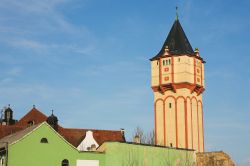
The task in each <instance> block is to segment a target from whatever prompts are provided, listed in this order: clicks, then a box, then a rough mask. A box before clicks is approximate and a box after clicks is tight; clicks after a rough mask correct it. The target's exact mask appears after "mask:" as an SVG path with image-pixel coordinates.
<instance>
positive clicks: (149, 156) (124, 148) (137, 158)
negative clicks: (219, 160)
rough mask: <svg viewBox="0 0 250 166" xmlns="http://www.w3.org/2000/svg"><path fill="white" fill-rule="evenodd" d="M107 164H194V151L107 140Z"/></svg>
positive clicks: (134, 165)
mask: <svg viewBox="0 0 250 166" xmlns="http://www.w3.org/2000/svg"><path fill="white" fill-rule="evenodd" d="M102 147H103V149H104V150H105V153H106V154H105V155H106V166H175V165H176V166H177V165H178V166H193V165H195V153H194V151H186V150H177V149H172V148H161V147H153V146H144V145H136V144H127V143H117V142H107V143H105V144H104V145H103V146H102Z"/></svg>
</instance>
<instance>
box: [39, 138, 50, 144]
mask: <svg viewBox="0 0 250 166" xmlns="http://www.w3.org/2000/svg"><path fill="white" fill-rule="evenodd" d="M40 143H43V144H47V143H49V142H48V139H47V138H42V139H41V141H40Z"/></svg>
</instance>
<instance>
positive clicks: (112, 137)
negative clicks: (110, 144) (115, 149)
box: [58, 128, 125, 147]
mask: <svg viewBox="0 0 250 166" xmlns="http://www.w3.org/2000/svg"><path fill="white" fill-rule="evenodd" d="M87 131H92V132H93V136H94V138H95V140H96V142H97V143H98V144H99V145H101V144H103V143H104V142H105V141H118V142H125V139H124V137H123V135H122V134H121V131H112V130H95V129H94V130H93V129H70V128H59V129H58V132H59V133H60V134H61V135H62V136H63V137H64V138H65V139H66V140H67V141H68V142H70V143H71V144H72V145H74V146H75V147H77V146H78V145H79V144H80V143H81V142H82V140H83V139H84V138H85V136H86V132H87Z"/></svg>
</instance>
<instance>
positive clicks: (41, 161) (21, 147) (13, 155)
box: [8, 123, 105, 166]
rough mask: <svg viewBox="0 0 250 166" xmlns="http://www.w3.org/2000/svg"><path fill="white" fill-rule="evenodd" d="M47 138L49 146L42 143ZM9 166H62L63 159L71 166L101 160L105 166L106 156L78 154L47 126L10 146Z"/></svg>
mask: <svg viewBox="0 0 250 166" xmlns="http://www.w3.org/2000/svg"><path fill="white" fill-rule="evenodd" d="M43 137H46V138H47V139H48V142H49V143H48V144H44V143H40V140H41V138H43ZM8 155H9V156H8V158H9V162H8V166H61V162H62V160H63V159H68V160H69V165H70V166H76V160H77V159H81V160H99V162H100V166H104V164H105V155H104V154H102V153H95V152H92V153H91V152H78V151H77V150H76V149H75V148H73V147H72V146H71V145H69V144H68V143H67V142H65V141H64V140H63V139H62V138H61V137H60V136H58V135H57V133H56V132H55V131H54V130H53V129H52V128H51V127H50V126H49V125H48V124H47V123H43V124H42V125H41V126H40V127H39V128H37V129H36V130H35V131H33V132H32V133H30V134H29V135H28V136H26V137H24V138H23V139H22V140H21V141H18V142H17V143H15V144H11V145H10V146H9V154H8Z"/></svg>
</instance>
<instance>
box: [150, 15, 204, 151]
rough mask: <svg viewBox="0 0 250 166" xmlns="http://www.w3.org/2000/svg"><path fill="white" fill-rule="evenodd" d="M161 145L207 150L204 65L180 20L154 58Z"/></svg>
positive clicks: (157, 132)
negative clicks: (204, 121)
mask: <svg viewBox="0 0 250 166" xmlns="http://www.w3.org/2000/svg"><path fill="white" fill-rule="evenodd" d="M150 61H151V77H152V78H151V87H152V90H153V92H154V118H155V141H156V144H157V145H162V146H172V147H177V148H187V149H195V150H196V151H198V152H203V151H204V127H203V106H202V93H203V92H204V90H205V89H204V63H205V61H204V60H203V59H202V58H201V56H200V54H199V50H198V49H195V51H194V50H193V48H192V46H191V45H190V43H189V41H188V38H187V37H186V35H185V32H184V31H183V29H182V26H181V24H180V22H179V19H178V17H177V18H176V20H175V21H174V24H173V26H172V28H171V30H170V32H169V34H168V36H167V39H166V40H165V42H164V44H163V46H162V48H161V50H160V52H159V53H158V54H157V55H156V56H154V57H153V58H151V59H150Z"/></svg>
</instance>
